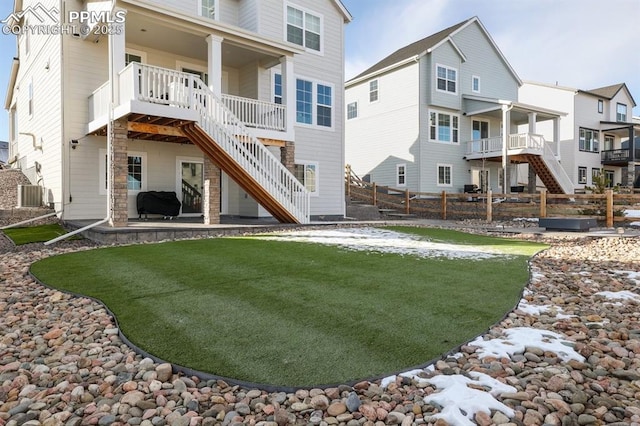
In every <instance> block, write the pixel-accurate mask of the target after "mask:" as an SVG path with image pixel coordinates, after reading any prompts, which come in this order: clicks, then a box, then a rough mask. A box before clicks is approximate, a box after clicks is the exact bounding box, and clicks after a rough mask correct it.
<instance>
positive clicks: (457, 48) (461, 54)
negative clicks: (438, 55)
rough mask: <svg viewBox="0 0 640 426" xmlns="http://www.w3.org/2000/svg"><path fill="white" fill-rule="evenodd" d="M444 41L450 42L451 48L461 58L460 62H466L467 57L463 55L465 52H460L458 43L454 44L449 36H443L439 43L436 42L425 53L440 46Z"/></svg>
mask: <svg viewBox="0 0 640 426" xmlns="http://www.w3.org/2000/svg"><path fill="white" fill-rule="evenodd" d="M444 43H451V45H452V46H453V49H454V50H455V51H456V52H457V53H458V55H460V58H461V59H462V62H467V57H466V56H465V54H464V53H463V52H462V50H461V49H460V48H459V47H458V45H457V44H456V42H455V41H453V39H452V38H451V36H449V37H447V38H445V39H444V40H442V41H441V42H440V43H438V44H436V45H435V46H433V47H430V48H429V49H428V50H427V53H431V52H433V51H434V50H436V49H437V48H438V47H440V46H442V45H443V44H444Z"/></svg>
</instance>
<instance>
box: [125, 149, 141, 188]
mask: <svg viewBox="0 0 640 426" xmlns="http://www.w3.org/2000/svg"><path fill="white" fill-rule="evenodd" d="M127 189H128V190H129V191H141V190H142V156H140V155H134V156H131V155H130V156H128V157H127Z"/></svg>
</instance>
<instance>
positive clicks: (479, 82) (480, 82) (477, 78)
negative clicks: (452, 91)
mask: <svg viewBox="0 0 640 426" xmlns="http://www.w3.org/2000/svg"><path fill="white" fill-rule="evenodd" d="M475 80H478V90H475V89H474V88H473V82H474V81H475ZM456 88H457V86H456ZM471 91H472V92H473V93H480V92H481V91H482V81H481V80H480V77H479V76H477V75H472V76H471Z"/></svg>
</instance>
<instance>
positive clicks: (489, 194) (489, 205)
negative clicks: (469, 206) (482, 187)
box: [487, 189, 493, 223]
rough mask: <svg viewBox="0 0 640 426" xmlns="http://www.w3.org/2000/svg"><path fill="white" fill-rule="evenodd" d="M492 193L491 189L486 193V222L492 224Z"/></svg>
mask: <svg viewBox="0 0 640 426" xmlns="http://www.w3.org/2000/svg"><path fill="white" fill-rule="evenodd" d="M492 195H493V192H492V191H491V189H489V190H488V191H487V222H489V223H491V222H493V202H492V201H491V198H492Z"/></svg>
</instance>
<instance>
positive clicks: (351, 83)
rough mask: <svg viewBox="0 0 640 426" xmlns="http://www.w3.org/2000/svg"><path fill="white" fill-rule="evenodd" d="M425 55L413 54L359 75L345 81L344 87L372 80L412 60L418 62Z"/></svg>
mask: <svg viewBox="0 0 640 426" xmlns="http://www.w3.org/2000/svg"><path fill="white" fill-rule="evenodd" d="M423 55H424V54H422V55H415V56H412V57H410V58H407V59H405V60H402V61H400V62H396V63H395V64H393V65H389V66H388V67H384V68H382V69H380V70H377V71H375V72H372V73H369V74H366V75H363V76H362V77H359V78H357V79H354V80H349V81H348V82H346V83H345V85H344V87H345V88H347V87H351V86H354V85H356V84H358V83H362V82H363V81H367V80H370V79H372V78H373V77H377V76H379V75H381V74H385V73H388V72H389V71H391V70H394V69H396V68H400V67H402V66H404V65H406V64H408V63H410V62H418V59H420V57H422V56H423Z"/></svg>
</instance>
